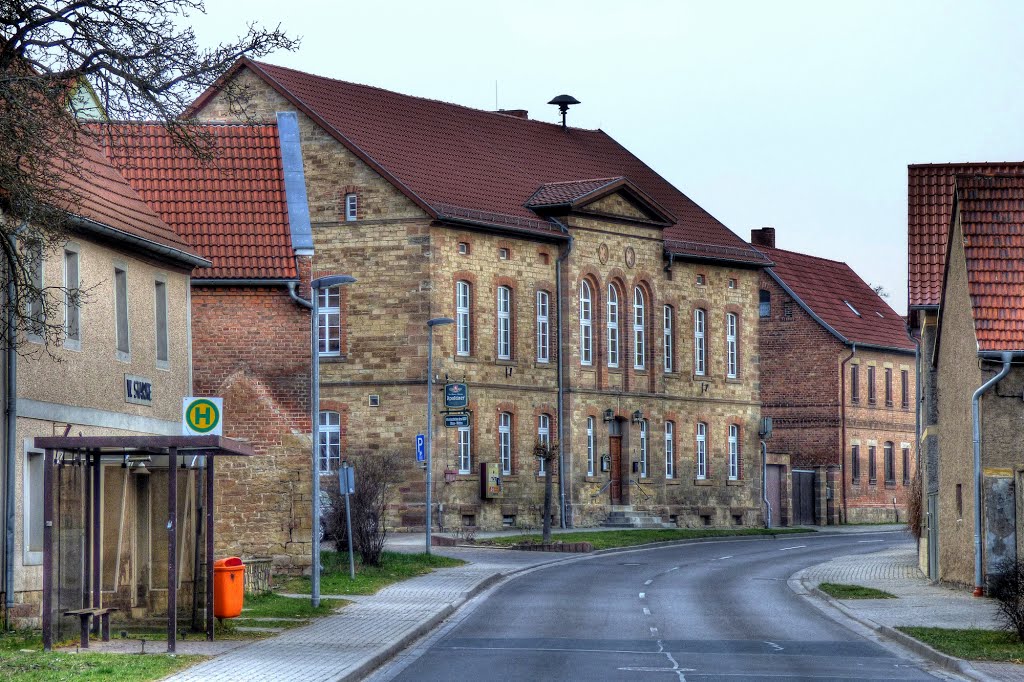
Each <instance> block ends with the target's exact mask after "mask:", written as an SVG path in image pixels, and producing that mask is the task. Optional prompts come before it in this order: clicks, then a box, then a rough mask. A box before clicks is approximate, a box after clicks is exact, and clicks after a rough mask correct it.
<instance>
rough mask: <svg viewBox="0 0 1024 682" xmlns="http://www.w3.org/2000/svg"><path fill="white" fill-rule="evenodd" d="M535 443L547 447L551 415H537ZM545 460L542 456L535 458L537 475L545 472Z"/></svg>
mask: <svg viewBox="0 0 1024 682" xmlns="http://www.w3.org/2000/svg"><path fill="white" fill-rule="evenodd" d="M537 443H538V444H540V445H543V446H544V447H545V448H547V447H548V446H549V445H551V416H550V415H546V414H542V415H538V416H537ZM546 464H547V463H546V462H545V460H544V458H543V457H538V458H537V475H538V476H543V475H544V474H545V469H546Z"/></svg>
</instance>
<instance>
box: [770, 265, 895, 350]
mask: <svg viewBox="0 0 1024 682" xmlns="http://www.w3.org/2000/svg"><path fill="white" fill-rule="evenodd" d="M757 248H758V250H759V251H763V252H764V253H765V254H766V255H767V256H768V257H769V258H771V259H772V261H774V263H775V265H773V266H772V267H771V268H770V269H769V272H770V273H773V274H774V275H775V276H776V277H777V278H778V279H780V280H781V281H782V282H783V283H785V285H786V286H787V287H789V289H790V290H791V291H792V292H793V293H795V294H796V295H797V297H798V298H799V299H800V301H801V302H803V304H804V305H805V306H807V307H808V308H810V310H811V311H812V312H813V313H814V314H815V315H817V316H818V317H819V318H820V319H821V320H822V321H823V322H824V323H825V324H827V325H828V326H829V327H831V328H832V329H833V330H834V331H835V332H836V333H837V334H838V335H839V336H841V337H842V338H843V340H844V341H846V342H848V343H857V344H864V345H870V346H879V347H883V348H896V349H900V350H906V351H913V350H914V348H915V346H914V343H913V342H912V341H911V340H910V337H909V336H908V335H907V327H906V320H904V318H903V317H902V316H901V315H900V314H899V313H897V312H896V311H895V310H893V309H892V308H891V307H890V306H889V304H888V303H886V302H885V300H884V299H883V298H882V297H880V296H879V295H878V294H876V293H875V292H874V290H872V289H871V287H870V286H869V285H868V283H867V282H865V281H864V280H862V279H861V278H860V277H858V276H857V273H856V272H854V271H853V270H852V269H851V268H850V266H849V265H847V264H846V263H842V262H840V261H834V260H828V259H825V258H818V257H817V256H808V255H806V254H803V253H795V252H793V251H785V250H783V249H775V248H769V247H766V246H758V247H757Z"/></svg>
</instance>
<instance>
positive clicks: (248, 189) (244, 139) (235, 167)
mask: <svg viewBox="0 0 1024 682" xmlns="http://www.w3.org/2000/svg"><path fill="white" fill-rule="evenodd" d="M110 125H111V127H112V130H111V134H110V135H104V139H106V140H109V141H110V146H109V148H108V149H109V154H110V155H111V157H112V158H113V160H114V163H115V164H117V166H118V167H120V168H121V171H122V173H124V176H125V177H126V178H127V179H128V182H130V183H131V184H132V186H133V187H135V189H136V190H137V191H138V192H139V194H141V195H142V197H143V198H144V199H145V200H146V201H148V202H149V204H150V205H151V206H153V208H155V209H156V210H157V212H159V213H160V215H161V217H163V219H164V220H165V221H166V222H167V223H168V224H169V225H170V226H171V227H172V228H174V230H175V231H176V232H177V233H178V234H179V235H181V237H183V238H184V239H185V240H187V241H188V242H189V243H190V244H192V245H193V246H194V247H195V248H196V249H197V250H198V251H199V252H200V253H201V254H203V255H204V256H205V257H206V258H209V259H210V260H211V261H212V262H213V267H212V268H211V269H210V270H207V271H204V272H203V273H202V274H201V277H202V278H204V279H206V278H211V279H295V278H296V277H297V276H298V275H297V272H296V270H295V255H294V251H293V250H292V243H291V231H290V227H289V222H288V205H287V201H286V199H285V190H284V173H283V170H282V166H281V152H280V146H279V142H278V136H277V126H275V125H221V124H214V125H210V126H209V127H208V130H209V132H210V133H211V135H212V141H213V144H214V146H215V147H216V150H217V157H216V158H215V160H214V161H212V162H210V163H204V162H202V161H199V160H198V159H196V158H195V157H194V156H193V155H192V154H190V153H189V152H187V151H186V150H184V149H183V148H181V147H180V146H177V145H175V143H174V141H173V140H172V139H171V137H170V135H169V134H168V133H167V131H166V129H165V128H164V127H163V126H160V125H154V124H146V123H132V124H121V123H119V124H110Z"/></svg>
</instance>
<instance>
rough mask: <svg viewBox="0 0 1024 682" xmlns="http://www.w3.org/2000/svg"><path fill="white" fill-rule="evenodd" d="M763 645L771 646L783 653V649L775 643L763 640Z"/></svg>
mask: <svg viewBox="0 0 1024 682" xmlns="http://www.w3.org/2000/svg"><path fill="white" fill-rule="evenodd" d="M765 644H767V645H769V646H771V647H772V648H774V649H775V650H776V651H785V647H781V646H779V645H778V644H776V643H775V642H769V641H767V640H765Z"/></svg>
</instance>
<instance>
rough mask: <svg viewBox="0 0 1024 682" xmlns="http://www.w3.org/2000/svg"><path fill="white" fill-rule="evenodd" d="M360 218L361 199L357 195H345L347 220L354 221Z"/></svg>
mask: <svg viewBox="0 0 1024 682" xmlns="http://www.w3.org/2000/svg"><path fill="white" fill-rule="evenodd" d="M358 217H359V197H358V196H357V195H356V194H346V195H345V220H346V221H349V222H351V221H353V220H356V218H358Z"/></svg>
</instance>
